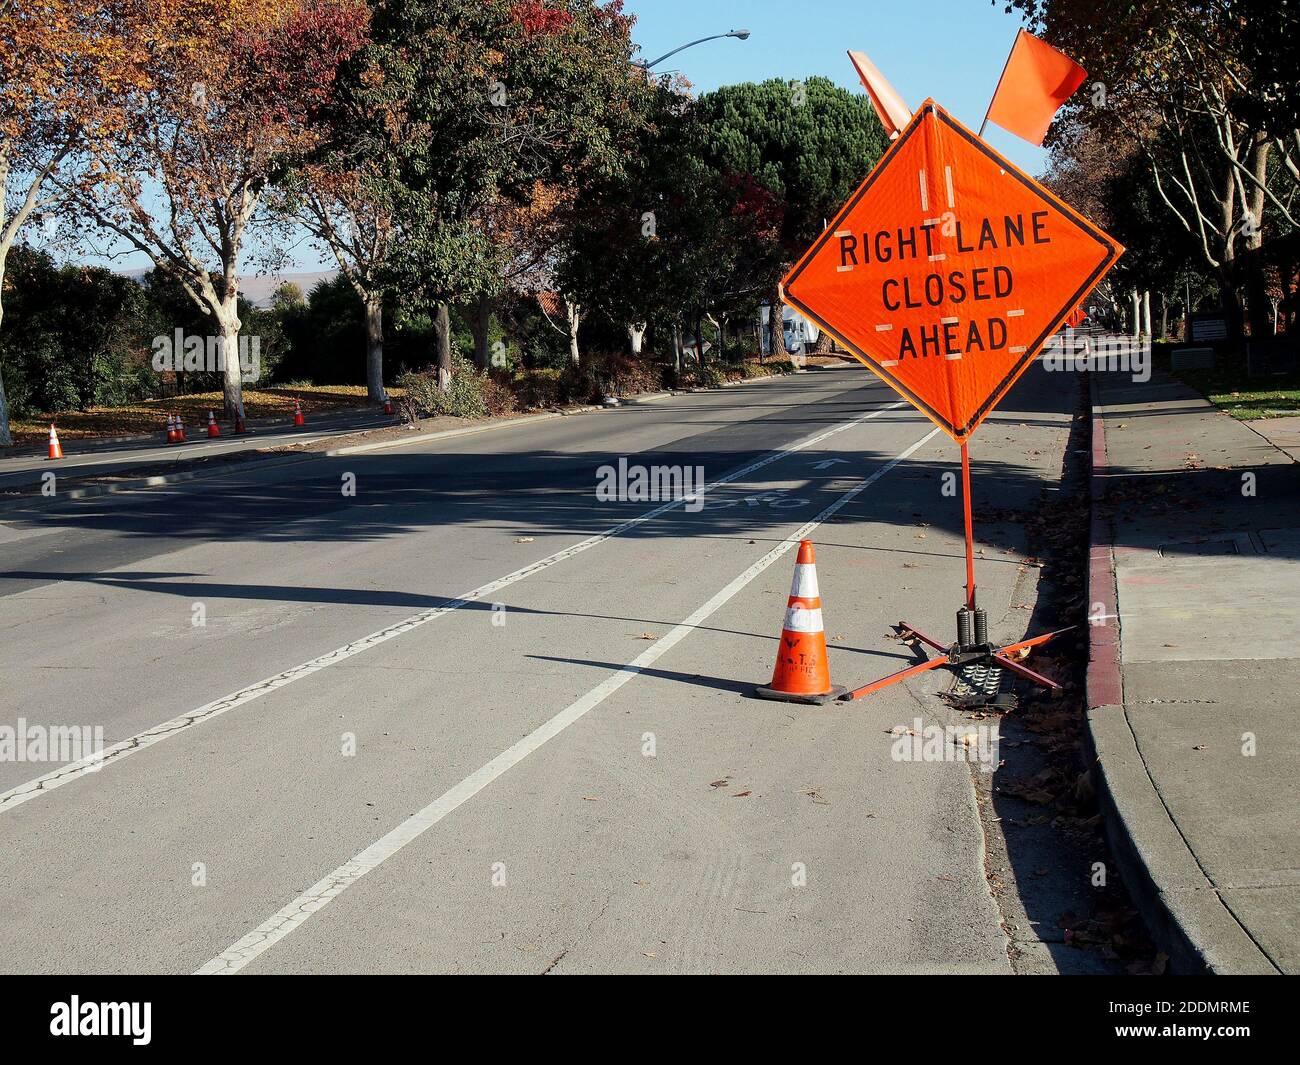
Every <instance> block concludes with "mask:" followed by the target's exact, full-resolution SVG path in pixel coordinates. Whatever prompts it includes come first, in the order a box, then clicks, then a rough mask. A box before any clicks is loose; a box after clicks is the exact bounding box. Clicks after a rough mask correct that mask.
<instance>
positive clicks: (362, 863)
mask: <svg viewBox="0 0 1300 1065" xmlns="http://www.w3.org/2000/svg"><path fill="white" fill-rule="evenodd" d="M939 431H940V430H939V429H937V428H936V429H931V430H930V431H929V432H928V433H926V434H925V436H923V437H921V439H920V440H918V441H916V443H914V444H912V445H911V446H910V447H909V448H907V450H906V451H904V452H902V453H901V454H900V455H897V456H896V457H894V458H892V459H890V460H889V462H887V463H885V465H883V466H881V467H880V468H879V469H878V470H876V471H875V473H873V474H872V475H871V476H870V477H868V478H866V480H864V481H862V483H860V484H859V485H857V486H856V487H855V488H851V489H850V490H849V491H847V492H845V493H844V494H843V495H842V496H840V497H839V498H838V499H837V500H835V502H833V503H832V504H831V505H830V506H828V507H827V508H826V509H825V510H823V511H822V512H821V513H820V514H818V515H817V516H816V517H815V518H813V519H812V520H811V521H810V522H808V523H807V524H806V525H804V526H802V527H801V528H800V529H798V530H797V531H796V532H794V533H792V534H791V535H790V536H789V537H788V538H787V539H785V540H783V541H782V542H781V543H779V544H777V545H776V547H774V548H772V550H771V551H769V552H768V553H767V554H766V555H764V556H763V557H762V558H760V559H759V560H758V561H757V562H755V563H754V564H753V565H751V566H750V567H749V568H748V569H746V570H745V571H744V572H743V573H741V574H740V576H738V577H736V578H735V579H734V580H733V581H731V583H730V584H728V585H727V586H726V587H725V588H723V589H722V590H721V591H720V592H718V593H717V594H716V595H714V596H713V598H711V599H710V600H709V601H708V602H707V603H705V604H704V605H703V606H702V607H700V608H699V609H698V610H696V611H695V613H693V614H692V615H691V616H690V617H688V618H687V619H686V620H685V621H683V622H682V623H681V624H680V625H677V626H675V627H674V628H673V629H672V630H671V631H670V632H668V633H667V635H665V636H664V637H663V638H661V639H659V640H657V641H656V642H655V644H654V646H653V647H650V648H648V649H647V650H646V651H644V652H643V653H642V654H640V655H638V656H637V657H636V658H634V659H633V660H632V661H631V662H629V663H628V664H627V665H625V666H623V667H622V668H621V669H620V670H618V672H616V673H614V674H612V675H611V676H609V677H607V678H606V679H605V680H604V681H602V682H601V683H600V684H598V685H596V687H594V688H592V689H591V691H589V692H587V694H586V695H584V696H582V697H581V698H580V699H578V700H577V701H576V702H574V703H571V704H570V705H569V706H567V707H565V708H564V709H563V710H561V711H560V712H559V713H558V714H556V715H555V716H554V717H553V718H551V719H550V720H549V721H547V722H545V723H544V724H543V725H541V726H539V727H538V728H536V729H534V730H533V731H532V732H530V733H529V734H528V735H527V736H525V737H524V738H523V739H521V740H520V741H519V742H518V743H516V744H515V745H514V746H513V747H510V748H508V749H507V750H504V751H502V752H501V753H500V754H499V755H497V756H496V757H495V758H493V759H492V761H490V762H488V763H487V764H486V765H484V766H482V767H481V768H479V769H478V770H477V771H475V772H474V773H471V774H470V775H469V776H467V777H466V778H465V779H464V780H462V781H461V782H460V783H459V784H457V785H456V786H455V787H453V788H452V789H451V790H450V791H446V792H444V793H443V794H442V795H440V796H438V798H436V799H434V800H433V802H431V803H430V804H429V805H428V806H426V807H425V808H424V809H423V810H421V811H419V812H418V813H416V814H412V815H411V816H410V817H408V818H407V819H406V820H405V821H403V822H402V823H401V824H400V825H398V826H397V827H396V828H394V829H393V830H392V831H391V832H389V833H388V834H387V835H385V836H383V837H381V838H380V839H378V840H376V841H375V842H374V843H372V844H371V845H370V846H369V847H367V848H366V849H365V850H363V851H362V852H361V853H360V854H358V855H357V856H356V857H355V858H353V859H351V860H350V861H348V862H345V863H344V864H342V865H340V866H339V867H338V868H337V869H335V870H334V871H333V872H332V873H330V874H329V875H328V876H327V877H325V879H323V880H320V881H318V882H317V883H315V884H313V885H312V886H311V887H310V888H308V889H307V890H306V891H305V892H304V893H303V894H302V895H300V896H298V898H296V899H294V900H293V902H291V903H289V905H288V906H286V907H284V909H282V910H280V911H278V912H277V913H276V914H275V915H274V916H272V917H270V918H268V919H267V920H266V921H263V922H262V924H260V925H258V926H257V927H256V928H255V929H253V931H251V932H249V933H248V935H246V936H244V937H243V938H242V939H240V940H239V941H238V942H237V943H235V944H234V945H233V946H231V947H229V948H228V949H227V950H224V951H222V953H220V954H218V955H217V956H216V957H215V958H213V959H212V960H211V961H209V962H207V963H206V964H204V965H203V966H201V967H200V968H199V969H197V970H195V973H194V975H195V976H228V975H230V974H232V973H237V972H238V971H239V970H240V969H242V968H244V967H245V966H246V965H248V963H249V962H251V961H252V960H253V959H254V958H256V957H257V956H258V955H259V954H262V953H263V952H264V951H266V950H269V949H270V948H271V947H273V946H274V945H275V944H276V943H278V942H279V941H280V940H282V939H284V938H285V936H287V935H289V934H290V933H291V932H293V931H294V930H295V929H296V928H299V927H300V926H301V925H302V923H303V922H304V921H306V920H307V918H308V917H310V916H311V915H312V914H313V913H317V912H319V911H320V910H322V909H324V908H325V907H326V906H328V905H329V904H330V902H332V901H333V900H334V899H336V898H338V897H339V896H340V895H341V894H343V892H344V891H346V890H347V889H348V888H349V887H351V886H352V885H353V884H355V883H356V882H357V881H358V880H360V879H361V878H362V877H363V876H365V875H366V874H367V873H369V872H372V871H373V870H375V869H377V868H378V867H379V866H380V865H381V864H383V863H384V862H385V861H387V860H388V859H389V858H391V857H392V856H393V855H394V854H396V853H397V852H398V851H400V850H401V849H402V848H403V847H405V846H406V845H407V844H408V843H412V842H414V841H415V840H417V839H419V838H420V836H422V835H423V834H424V833H425V832H427V831H428V830H429V829H431V828H432V827H433V826H434V825H436V824H437V823H438V822H439V821H441V820H442V819H443V818H444V817H446V816H447V815H448V814H449V813H451V812H452V811H454V810H456V809H457V808H459V807H461V806H463V805H464V804H465V803H467V802H469V800H470V799H472V798H473V797H474V796H475V795H477V794H478V793H479V792H480V791H482V790H483V789H484V788H486V787H487V786H488V785H489V784H491V783H492V782H493V781H494V780H496V779H497V778H498V777H500V776H501V775H502V774H504V773H506V772H508V771H509V770H510V769H512V768H514V767H515V766H517V765H518V764H519V763H520V762H522V761H523V760H524V759H525V758H527V757H528V756H529V755H530V754H532V753H533V752H534V751H536V750H537V749H538V748H539V747H541V746H542V745H544V744H545V743H546V742H547V741H549V740H552V739H554V738H555V737H556V736H558V735H559V734H560V733H561V732H563V731H564V730H565V729H567V728H568V727H569V726H570V725H572V724H573V723H574V722H575V721H578V720H579V719H580V718H582V717H583V716H584V715H585V714H586V713H587V712H588V711H590V710H593V709H595V708H596V707H597V706H599V705H600V704H601V703H603V702H604V701H605V700H606V699H608V698H609V697H610V696H611V695H613V694H614V693H615V692H616V691H618V690H619V688H621V687H623V685H624V684H626V683H627V682H628V681H630V680H631V679H632V678H633V677H635V676H637V675H638V674H639V673H640V672H641V671H642V670H644V669H646V668H648V667H649V666H651V665H652V664H653V663H654V662H655V661H657V660H658V659H659V658H661V657H663V656H664V655H665V654H667V653H668V652H669V651H670V650H672V648H673V647H675V646H676V645H677V644H679V643H681V641H682V640H684V639H685V638H686V637H687V636H688V635H690V634H691V633H692V632H693V631H695V629H696V628H698V627H699V626H700V625H702V624H704V622H705V621H707V620H708V619H709V617H710V616H712V615H713V614H714V613H715V612H716V611H718V610H719V609H720V608H721V607H723V606H724V605H725V604H726V603H727V602H728V601H729V600H730V599H732V598H733V597H734V596H736V595H737V594H738V593H739V592H740V591H742V590H743V589H744V588H745V586H746V585H748V584H749V583H750V582H751V581H752V580H754V578H755V577H757V576H758V575H759V574H761V573H762V572H763V571H764V570H766V569H767V568H768V567H769V566H771V565H772V563H774V562H776V561H778V560H779V559H780V558H781V556H782V555H785V554H786V553H787V552H788V551H789V550H790V549H791V548H792V547H794V546H796V545H797V544H798V543H799V541H800V540H803V539H804V538H805V537H807V536H808V535H809V534H810V533H811V532H812V531H813V530H814V529H816V528H817V526H819V525H821V524H822V523H823V522H824V521H826V520H827V519H828V518H830V517H831V516H832V515H834V514H835V513H836V512H837V511H839V510H840V509H842V508H843V507H845V506H847V505H848V504H849V503H851V502H852V501H853V500H854V499H855V498H856V497H857V496H859V495H861V494H862V493H863V492H865V491H866V490H867V489H868V488H870V487H871V486H872V485H873V484H875V483H876V482H877V481H878V480H880V478H882V477H883V476H885V474H887V473H888V472H889V471H890V470H892V469H893V468H894V467H895V466H897V465H898V464H899V463H900V462H902V461H904V460H905V459H907V458H909V457H910V456H911V455H912V454H913V453H914V452H916V450H917V449H918V448H920V447H922V446H923V445H925V444H926V443H928V442H929V441H930V440H933V439H934V437H935V436H936V435H937V434H938V433H939Z"/></svg>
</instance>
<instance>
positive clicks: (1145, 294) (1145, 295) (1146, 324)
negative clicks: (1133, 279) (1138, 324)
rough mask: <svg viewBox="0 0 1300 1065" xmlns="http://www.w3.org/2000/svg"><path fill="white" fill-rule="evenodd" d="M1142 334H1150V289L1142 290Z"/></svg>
mask: <svg viewBox="0 0 1300 1065" xmlns="http://www.w3.org/2000/svg"><path fill="white" fill-rule="evenodd" d="M1142 335H1143V336H1145V337H1150V336H1151V290H1150V289H1143V290H1142Z"/></svg>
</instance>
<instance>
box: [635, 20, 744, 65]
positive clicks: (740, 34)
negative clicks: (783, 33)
mask: <svg viewBox="0 0 1300 1065" xmlns="http://www.w3.org/2000/svg"><path fill="white" fill-rule="evenodd" d="M723 37H735V38H736V39H737V40H741V41H747V40H749V30H731V31H729V32H727V33H715V34H714V35H713V36H712V37H701V38H700V39H699V40H698V41H691V42H690V43H689V44H684V45H682V46H681V47H680V48H674V49H673V50H672V51H671V52H665V53H664V54H663V55H661V56H660V57H659V58H658V59H654V60H651V61H650V62H649V63H644V62H643V63H637V64H635V65H636V66H638V67H640V68H641V69H642V70H649V69H650V68H651V67H656V66H658V65H659V64H660V63H662V62H663V61H664V60H665V59H667V58H668V57H669V56H674V55H676V54H677V53H678V52H684V51H686V49H688V48H694V47H695V46H696V45H697V44H703V43H704V42H705V41H718V40H721V39H722V38H723Z"/></svg>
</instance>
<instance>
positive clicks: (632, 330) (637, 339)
mask: <svg viewBox="0 0 1300 1065" xmlns="http://www.w3.org/2000/svg"><path fill="white" fill-rule="evenodd" d="M645 327H646V324H645V322H628V324H627V338H628V340H629V341H630V342H631V345H632V354H633V355H640V354H641V348H642V345H643V344H644V343H645Z"/></svg>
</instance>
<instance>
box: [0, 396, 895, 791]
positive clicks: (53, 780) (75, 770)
mask: <svg viewBox="0 0 1300 1065" xmlns="http://www.w3.org/2000/svg"><path fill="white" fill-rule="evenodd" d="M906 406H907V404H906V403H902V402H894V403H888V404H886V405H885V406H883V407H878V408H876V409H874V410H871V411H868V412H867V413H865V414H861V415H858V417H856V418H853V419H851V420H849V421H847V422H842V423H841V424H839V425H836V426H834V427H832V428H830V429H827V430H825V431H824V432H821V433H817V434H816V435H814V436H811V437H808V438H807V439H805V440H800V441H797V442H796V443H794V444H791V445H790V446H789V447H785V448H780V449H778V450H775V451H771V452H769V453H768V454H767V455H765V456H764V457H763V458H761V459H758V460H756V461H754V462H751V463H750V464H749V465H747V466H744V467H741V468H740V469H737V470H733V471H732V472H730V473H728V474H726V475H724V476H722V477H719V478H718V479H717V480H716V481H712V482H710V483H709V484H707V485H705V487H704V489H703V491H704V492H705V493H708V492H709V491H711V490H712V489H714V488H717V487H720V486H722V485H725V484H730V483H731V482H733V481H737V480H740V479H741V478H742V477H746V476H748V475H749V474H751V473H753V472H754V471H756V470H760V469H762V468H764V467H765V466H770V465H771V464H772V463H774V462H779V461H781V460H782V459H784V458H786V457H788V456H790V455H793V454H797V453H798V452H800V451H804V450H806V449H807V448H810V447H814V446H816V445H817V444H819V443H821V442H822V441H823V440H826V439H829V438H830V437H832V436H835V435H836V434H838V433H842V432H844V431H845V430H847V429H852V428H854V427H855V426H858V425H862V424H863V423H865V422H868V421H871V420H872V419H874V418H878V417H880V415H882V414H888V413H890V412H891V411H896V410H898V409H900V408H905V407H906ZM686 502H687V500H686V499H674V500H669V501H668V502H666V503H663V504H661V505H660V506H657V507H655V508H654V509H652V510H649V511H647V512H646V513H644V514H641V515H638V516H637V517H635V518H629V519H627V520H626V521H623V522H620V523H619V524H617V525H615V526H612V527H611V528H609V529H606V530H604V531H603V532H599V533H596V534H594V535H592V536H589V537H587V538H586V539H585V540H580V541H579V542H578V543H576V544H572V545H570V546H569V547H566V548H564V549H562V550H560V551H556V552H555V553H554V554H550V555H547V556H546V557H545V558H542V559H539V560H538V561H536V562H533V563H531V564H529V565H527V566H524V567H522V568H520V569H517V570H515V571H514V572H513V573H508V574H506V576H504V577H499V578H498V579H496V580H494V581H491V582H489V583H488V584H484V585H481V586H480V587H478V588H475V589H474V590H473V591H469V592H465V593H464V594H463V595H461V596H458V597H457V598H455V599H451V600H449V601H447V602H446V603H443V604H442V605H441V606H436V607H431V608H429V609H428V610H422V611H420V612H419V613H418V614H412V615H411V616H410V617H408V618H405V619H403V620H401V621H398V622H395V623H394V624H392V625H389V626H386V627H385V628H382V629H380V630H379V631H377V632H372V633H370V634H369V635H368V636H362V637H361V638H360V639H357V640H353V641H352V642H351V643H348V644H345V645H344V646H342V647H337V648H335V649H334V650H332V651H329V652H327V653H325V654H323V655H320V656H319V657H317V658H313V659H311V660H310V661H308V662H303V663H302V664H301V665H297V666H293V667H292V668H290V669H286V670H285V671H284V672H282V673H277V674H276V675H275V676H273V677H268V678H266V679H265V680H260V681H257V682H256V683H254V684H250V685H248V686H246V687H244V688H241V689H239V691H236V692H232V693H231V694H229V695H226V696H223V697H222V698H220V699H215V700H213V701H212V702H210V703H205V704H204V705H203V706H200V707H199V708H198V709H197V710H191V711H189V712H188V713H185V714H181V715H180V716H178V717H174V718H171V719H170V720H168V721H164V722H163V723H162V724H159V725H155V726H153V727H152V728H149V729H146V730H145V731H144V732H140V733H137V734H135V735H134V736H130V737H128V738H127V739H125V740H121V741H119V742H118V743H114V744H112V745H110V746H109V747H106V748H105V749H104V750H103V751H101V752H99V753H98V754H92V755H88V756H87V757H85V758H82V759H80V760H79V761H76V762H70V763H69V764H67V765H65V766H61V767H59V768H58V769H53V770H51V771H50V772H48V773H45V774H43V775H42V776H39V777H36V778H35V779H34V780H29V781H26V782H25V783H23V784H19V785H17V786H15V787H13V788H10V789H9V790H8V791H5V792H0V814H4V813H5V812H7V811H9V810H13V809H16V808H17V807H18V806H21V805H22V804H23V803H25V802H30V801H31V800H32V799H35V798H37V797H39V796H41V795H47V794H49V793H50V792H52V791H54V790H55V789H57V788H60V787H62V786H63V785H64V784H69V783H71V782H72V781H74V780H79V779H80V778H82V777H84V776H87V775H89V774H92V773H98V772H100V771H101V770H102V769H104V768H105V767H106V766H109V765H114V764H116V763H118V762H120V761H121V760H122V759H123V758H126V757H127V756H129V755H132V754H135V753H137V752H139V751H143V750H147V749H148V748H150V747H152V746H154V745H155V744H157V743H161V742H162V741H163V740H165V739H168V738H170V737H172V736H175V735H177V734H179V733H181V732H184V731H185V730H186V729H189V728H191V727H193V726H194V725H199V724H202V723H204V722H206V721H211V720H213V719H214V718H217V717H220V716H221V715H222V714H225V713H228V712H229V711H231V710H235V709H237V708H238V707H241V706H244V705H246V704H248V703H250V702H252V701H253V700H254V699H258V698H261V697H262V696H263V695H269V694H270V693H271V692H274V691H277V690H279V689H280V688H283V687H285V686H286V685H289V684H292V683H293V682H294V681H297V680H301V679H302V678H304V677H309V676H311V675H312V674H313V673H318V672H320V671H321V670H322V669H326V668H328V667H329V666H333V665H337V664H338V663H339V662H344V661H346V660H347V659H349V658H352V657H353V656H355V655H359V654H361V653H362V652H363V651H368V650H370V648H372V647H377V646H378V645H380V644H382V643H386V642H387V641H389V640H391V639H393V638H395V637H397V636H401V635H403V634H405V633H408V632H411V631H412V630H414V629H418V628H420V627H422V626H424V625H427V624H428V623H429V622H431V621H436V620H437V619H438V618H440V617H442V616H444V615H445V614H450V613H452V612H453V611H455V610H459V609H460V608H461V607H464V606H468V605H470V604H471V603H475V602H478V601H479V600H481V599H484V598H486V597H488V596H490V595H492V594H493V593H494V592H498V591H500V590H501V589H502V588H506V587H509V586H510V585H512V584H516V583H517V582H519V581H522V580H524V579H525V578H528V577H531V576H533V575H534V574H537V573H540V572H542V571H543V570H546V569H549V568H550V567H552V566H555V565H558V564H559V563H561V562H564V561H567V560H568V559H570V558H573V557H574V556H575V555H580V554H582V552H584V551H588V550H590V549H591V548H593V547H596V546H598V545H600V544H602V543H604V542H605V541H606V540H609V539H612V538H613V537H615V536H619V535H621V534H622V533H625V532H627V531H628V530H630V529H634V528H636V527H638V526H640V525H643V524H645V523H646V522H648V521H652V520H653V519H655V518H657V517H659V515H661V514H664V513H666V512H667V511H670V510H672V509H673V508H675V507H679V506H682V505H683V504H684V503H686Z"/></svg>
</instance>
